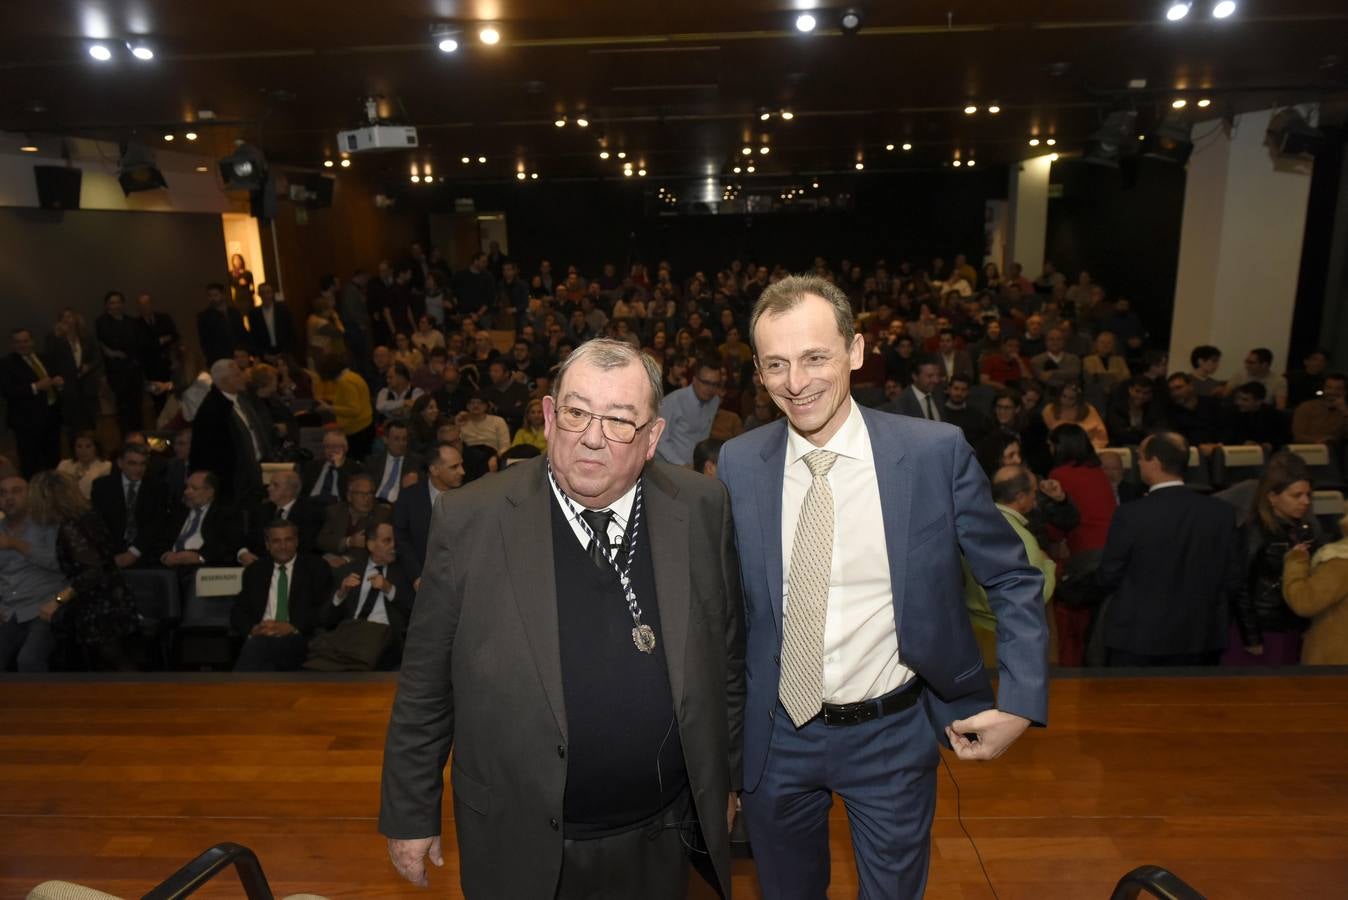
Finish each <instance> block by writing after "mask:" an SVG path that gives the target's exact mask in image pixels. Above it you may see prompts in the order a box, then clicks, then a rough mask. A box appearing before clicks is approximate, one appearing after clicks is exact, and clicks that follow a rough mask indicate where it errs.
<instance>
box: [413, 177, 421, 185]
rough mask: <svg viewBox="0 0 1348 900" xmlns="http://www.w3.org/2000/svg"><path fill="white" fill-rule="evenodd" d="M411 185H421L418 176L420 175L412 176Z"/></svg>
mask: <svg viewBox="0 0 1348 900" xmlns="http://www.w3.org/2000/svg"><path fill="white" fill-rule="evenodd" d="M412 183H413V184H420V183H421V176H420V175H413V176H412Z"/></svg>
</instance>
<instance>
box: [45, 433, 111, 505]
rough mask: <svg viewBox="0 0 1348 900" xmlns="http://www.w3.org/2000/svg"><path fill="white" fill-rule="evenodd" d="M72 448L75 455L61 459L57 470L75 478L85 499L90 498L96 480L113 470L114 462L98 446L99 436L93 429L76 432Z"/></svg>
mask: <svg viewBox="0 0 1348 900" xmlns="http://www.w3.org/2000/svg"><path fill="white" fill-rule="evenodd" d="M71 449H72V450H73V451H74V453H73V455H72V456H71V457H70V458H69V459H63V460H61V463H60V465H58V466H57V467H56V471H58V472H60V473H61V474H62V475H65V476H67V477H69V478H71V479H73V480H74V481H75V483H76V484H77V485H79V488H80V493H81V494H83V495H84V499H86V500H88V499H89V497H90V491H91V490H93V486H94V482H95V481H96V480H97V479H99V478H102V477H103V476H104V475H106V474H108V473H109V472H111V471H112V463H111V462H110V461H109V460H106V459H104V458H103V451H102V450H100V449H99V446H98V436H97V435H95V434H94V433H93V432H92V431H81V432H80V433H78V434H76V435H75V438H74V440H73V441H71Z"/></svg>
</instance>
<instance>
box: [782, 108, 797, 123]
mask: <svg viewBox="0 0 1348 900" xmlns="http://www.w3.org/2000/svg"><path fill="white" fill-rule="evenodd" d="M795 117H796V114H795V113H793V112H792V111H791V110H789V109H784V110H782V118H783V119H785V120H786V121H788V122H790V121H791V120H792V119H794V118H795Z"/></svg>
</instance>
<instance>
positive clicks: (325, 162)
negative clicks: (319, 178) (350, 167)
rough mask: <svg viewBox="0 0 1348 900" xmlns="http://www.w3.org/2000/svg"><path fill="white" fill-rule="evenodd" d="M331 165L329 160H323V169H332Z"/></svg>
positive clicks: (331, 162)
mask: <svg viewBox="0 0 1348 900" xmlns="http://www.w3.org/2000/svg"><path fill="white" fill-rule="evenodd" d="M333 165H334V163H333V161H332V160H330V159H325V160H323V168H325V169H331V168H332V167H333Z"/></svg>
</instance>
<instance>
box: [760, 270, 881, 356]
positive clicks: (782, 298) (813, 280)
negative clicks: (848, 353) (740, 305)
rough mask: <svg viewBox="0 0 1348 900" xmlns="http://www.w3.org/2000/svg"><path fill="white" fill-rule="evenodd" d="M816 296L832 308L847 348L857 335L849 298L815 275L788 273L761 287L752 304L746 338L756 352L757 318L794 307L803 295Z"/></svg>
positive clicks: (840, 290)
mask: <svg viewBox="0 0 1348 900" xmlns="http://www.w3.org/2000/svg"><path fill="white" fill-rule="evenodd" d="M812 296H813V297H819V298H820V299H822V300H823V301H824V302H826V303H828V305H829V306H831V307H833V318H834V320H835V321H836V322H837V324H838V334H840V335H842V339H843V343H844V344H847V345H848V346H849V347H850V346H851V344H852V338H853V337H855V336H856V324H855V319H854V318H853V314H852V301H851V300H849V299H847V295H846V294H845V293H843V291H842V288H840V287H838V286H837V285H836V284H834V283H833V282H831V281H827V280H826V279H823V278H820V277H819V276H818V275H791V276H789V277H787V278H783V279H782V280H781V281H778V282H776V283H774V284H770V285H768V286H767V287H766V288H764V289H763V293H762V294H760V295H759V296H758V302H757V303H755V304H754V311H753V313H752V314H751V315H750V317H749V341H750V343H752V344H753V346H754V352H755V354H757V352H758V342H757V340H756V339H755V338H754V332H755V330H757V328H758V320H759V319H761V318H763V317H764V316H780V315H783V314H784V313H786V312H789V311H790V310H791V309H793V308H795V306H796V305H797V304H799V303H800V302H801V301H802V300H804V299H805V298H806V297H812Z"/></svg>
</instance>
